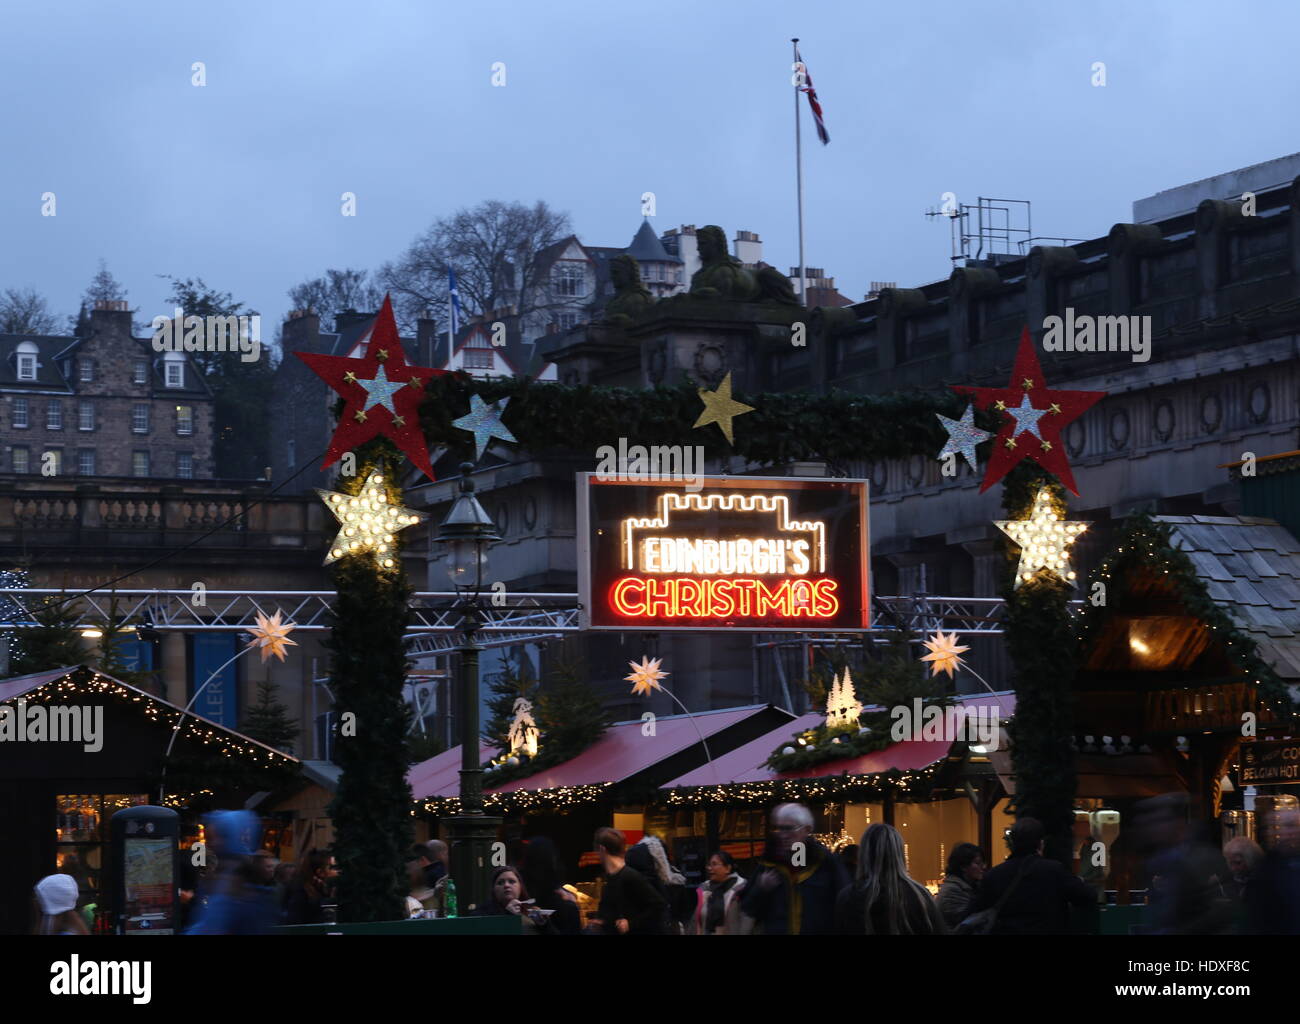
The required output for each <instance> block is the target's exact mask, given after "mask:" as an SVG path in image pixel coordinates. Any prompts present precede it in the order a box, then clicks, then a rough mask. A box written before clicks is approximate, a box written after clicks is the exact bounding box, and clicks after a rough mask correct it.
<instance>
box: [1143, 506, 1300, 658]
mask: <svg viewBox="0 0 1300 1024" xmlns="http://www.w3.org/2000/svg"><path fill="white" fill-rule="evenodd" d="M1156 520H1157V522H1162V523H1168V524H1169V526H1170V528H1171V529H1172V530H1173V537H1172V539H1173V542H1174V546H1175V547H1177V548H1179V549H1180V550H1182V551H1184V552H1185V553H1186V554H1187V556H1188V558H1190V559H1191V561H1192V565H1193V566H1194V567H1195V569H1196V574H1197V575H1198V576H1199V577H1200V578H1201V580H1202V581H1203V582H1204V583H1205V586H1206V590H1207V591H1208V593H1209V595H1210V597H1211V599H1212V600H1214V601H1216V602H1217V603H1218V604H1219V605H1220V606H1221V607H1222V608H1223V610H1224V611H1225V612H1226V613H1227V614H1228V615H1230V616H1231V617H1232V619H1233V621H1235V622H1236V623H1237V626H1238V628H1240V629H1241V630H1242V631H1243V632H1245V633H1248V634H1249V635H1250V637H1251V639H1253V640H1254V641H1255V643H1257V644H1258V645H1259V654H1260V657H1262V658H1263V659H1264V660H1265V661H1267V662H1268V663H1269V664H1270V665H1272V666H1273V668H1274V669H1275V670H1276V672H1277V674H1278V675H1279V676H1281V677H1282V678H1283V679H1286V680H1288V681H1300V540H1297V539H1296V538H1295V537H1294V536H1292V535H1291V533H1290V532H1289V531H1288V530H1286V529H1285V528H1284V527H1282V526H1279V525H1278V523H1277V522H1276V521H1275V520H1272V519H1260V518H1257V517H1255V516H1235V517H1226V516H1157V517H1156Z"/></svg>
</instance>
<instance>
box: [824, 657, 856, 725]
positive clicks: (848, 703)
mask: <svg viewBox="0 0 1300 1024" xmlns="http://www.w3.org/2000/svg"><path fill="white" fill-rule="evenodd" d="M861 714H862V704H861V703H860V702H859V701H858V698H857V696H856V695H855V694H854V692H853V679H852V678H851V677H850V676H849V670H848V668H847V667H846V668H845V669H844V672H843V674H842V675H841V676H839V677H838V678H836V679H835V680H834V681H833V682H832V683H831V692H830V696H829V697H828V698H827V699H826V727H827V728H828V729H832V730H838V729H845V730H847V729H856V728H857V727H858V717H859V716H860V715H861Z"/></svg>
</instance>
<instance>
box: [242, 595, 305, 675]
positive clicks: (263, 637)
mask: <svg viewBox="0 0 1300 1024" xmlns="http://www.w3.org/2000/svg"><path fill="white" fill-rule="evenodd" d="M293 628H295V627H294V624H293V623H292V622H281V621H280V609H278V608H277V609H276V610H275V614H274V615H272V616H271V617H270V618H269V619H268V618H267V617H266V616H265V615H263V614H262V613H261V612H258V613H257V625H256V626H250V627H249V629H248V631H249V632H250V633H252V634H253V639H252V641H251V644H252V646H254V647H257V648H258V650H259V652H260V653H261V655H262V661H263V663H265V662H266V659H267V658H269V657H270V656H271V655H272V654H274V655H275V656H276V657H277V658H279V659H280V660H281V661H284V656H285V653H286V651H285V648H286V647H297V646H298V644H297V642H296V641H294V640H290V639H289V631H290V630H291V629H293Z"/></svg>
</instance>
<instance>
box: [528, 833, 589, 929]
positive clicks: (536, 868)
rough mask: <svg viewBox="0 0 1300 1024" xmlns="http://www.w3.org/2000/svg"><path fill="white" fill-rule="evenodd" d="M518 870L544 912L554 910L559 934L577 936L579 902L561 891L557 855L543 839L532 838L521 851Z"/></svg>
mask: <svg viewBox="0 0 1300 1024" xmlns="http://www.w3.org/2000/svg"><path fill="white" fill-rule="evenodd" d="M519 870H520V872H521V877H522V878H523V882H524V886H525V887H526V888H527V889H528V892H529V894H530V895H531V896H532V897H533V899H535V900H536V901H537V905H538V906H539V907H541V908H542V909H543V910H553V911H555V913H554V914H553V915H552V916H551V922H552V923H553V924H554V925H555V930H556V931H557V932H559V933H560V934H561V935H577V934H578V933H579V932H580V931H581V930H582V915H581V914H580V913H579V912H578V901H577V900H576V899H574V897H573V894H572V893H570V892H569V891H568V890H567V889H565V888H564V876H563V875H562V874H561V871H560V855H559V852H558V851H557V850H556V848H555V844H554V843H553V842H551V840H550V839H548V838H547V837H546V836H534V837H533V838H532V839H530V840H528V845H527V846H526V847H525V848H524V858H523V864H521V865H520V867H519Z"/></svg>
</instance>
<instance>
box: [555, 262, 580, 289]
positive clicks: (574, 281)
mask: <svg viewBox="0 0 1300 1024" xmlns="http://www.w3.org/2000/svg"><path fill="white" fill-rule="evenodd" d="M585 279H586V274H585V273H584V271H583V267H582V264H580V263H561V264H559V266H557V267H556V268H555V291H556V294H558V295H563V296H566V297H569V298H575V297H577V296H579V295H581V294H582V293H583V283H584V281H585Z"/></svg>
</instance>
